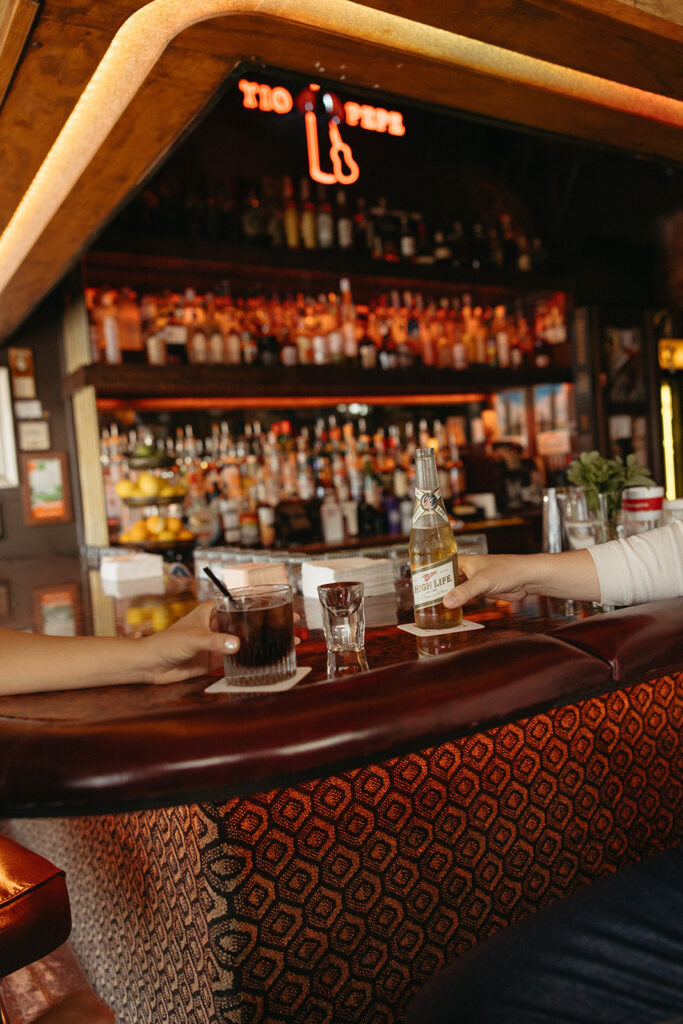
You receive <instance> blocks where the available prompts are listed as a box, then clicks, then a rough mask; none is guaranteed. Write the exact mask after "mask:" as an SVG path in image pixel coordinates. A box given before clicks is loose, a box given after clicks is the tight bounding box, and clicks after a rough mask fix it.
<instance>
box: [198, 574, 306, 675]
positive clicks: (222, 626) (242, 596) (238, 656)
mask: <svg viewBox="0 0 683 1024" xmlns="http://www.w3.org/2000/svg"><path fill="white" fill-rule="evenodd" d="M214 600H215V605H216V613H217V616H218V628H219V630H220V632H221V633H234V634H235V635H236V636H238V637H239V639H240V648H239V650H238V651H236V652H235V654H227V653H226V654H225V655H224V656H223V665H224V667H225V678H226V681H227V683H228V686H266V685H270V684H272V683H280V682H282V681H283V680H284V679H289V678H290V677H291V676H293V675H294V673H295V672H296V651H295V647H294V613H293V610H292V588H291V587H290V586H288V585H287V584H284V583H278V584H264V585H263V586H253V587H239V588H237V589H235V590H231V591H230V597H223V596H222V595H217V596H216V597H215V598H214Z"/></svg>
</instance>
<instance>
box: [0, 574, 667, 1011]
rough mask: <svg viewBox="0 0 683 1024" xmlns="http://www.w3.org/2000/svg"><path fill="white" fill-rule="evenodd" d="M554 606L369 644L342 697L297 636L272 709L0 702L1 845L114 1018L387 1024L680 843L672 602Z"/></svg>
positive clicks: (260, 702)
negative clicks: (477, 948) (493, 943)
mask: <svg viewBox="0 0 683 1024" xmlns="http://www.w3.org/2000/svg"><path fill="white" fill-rule="evenodd" d="M18 571H21V569H18ZM52 571H53V573H54V572H57V570H56V568H55V567H53V569H52ZM64 572H65V574H67V569H66V566H64ZM22 578H23V579H24V580H25V579H26V575H25V574H24V576H23V577H22ZM29 578H30V577H29ZM72 582H73V580H72ZM64 583H66V579H65V580H64ZM76 585H77V586H78V587H79V588H80V590H81V592H85V591H87V589H88V587H87V582H86V578H81V580H80V582H79V581H77V582H76ZM24 586H25V584H24ZM30 604H31V602H24V611H23V612H22V611H21V609H20V608H18V609H17V617H16V620H15V623H16V625H19V626H21V627H22V628H27V627H28V625H29V623H28V621H27V619H26V617H25V609H26V608H28V607H29V605H30ZM405 605H406V602H405V600H404V598H402V597H401V594H400V593H399V595H398V618H399V619H401V620H404V619H406V618H408V617H409V610H408V608H406V606H405ZM571 610H572V609H571V608H567V607H566V606H565V605H564V603H563V602H558V601H551V600H546V599H533V600H531V599H527V601H525V602H523V603H522V604H520V605H516V606H512V605H510V604H508V603H506V602H499V601H497V602H481V603H480V604H478V605H476V606H472V607H468V608H467V609H466V617H467V618H468V619H470V620H474V621H479V622H482V623H483V624H484V626H485V628H484V629H480V630H476V631H472V632H465V633H459V634H455V635H454V636H453V637H451V638H450V639H448V640H447V638H441V639H440V640H437V639H434V640H431V639H430V641H429V642H428V644H426V645H422V647H423V649H422V650H420V649H419V647H418V640H417V639H416V638H415V637H414V636H411V635H409V634H406V633H404V632H402V631H400V630H398V629H397V628H396V626H395V625H391V626H383V627H378V628H371V629H369V630H368V632H367V644H366V652H367V659H368V663H369V670H367V671H361V672H355V673H353V672H349V673H348V674H346V673H345V674H342V675H340V676H338V677H336V678H328V672H327V658H326V654H325V651H324V644H323V642H322V636H321V634H320V633H319V632H318V631H315V630H313V631H309V630H307V628H306V625H305V622H304V623H302V625H301V628H300V631H301V634H302V642H301V644H300V646H299V647H298V651H297V659H298V662H299V664H300V665H310V666H311V667H312V672H311V673H310V675H309V676H308V677H306V679H305V680H304V681H303V682H302V683H300V684H299V686H297V687H296V688H295V689H294V690H291V691H288V692H286V693H279V694H270V695H268V696H257V697H246V696H245V697H240V696H238V697H234V696H232V695H227V694H226V695H215V694H214V695H212V694H207V693H205V692H204V691H205V689H206V686H207V685H208V684H209V683H210V682H212V680H207V679H206V678H204V679H198V680H194V681H191V682H188V683H183V684H177V685H173V686H166V687H161V688H159V687H149V686H142V685H141V686H127V687H112V688H111V689H107V688H105V689H102V690H73V691H69V692H64V693H54V694H35V695H30V696H22V697H6V698H4V699H2V700H0V779H1V780H2V781H1V786H2V788H1V794H2V797H1V799H2V808H3V809H2V815H3V817H4V818H6V819H13V820H11V821H10V820H7V821H6V822H5V824H4V826H3V830H4V831H7V832H8V833H9V834H10V835H12V836H14V837H15V838H17V839H18V840H19V841H22V842H24V843H25V844H26V845H29V846H31V847H32V848H33V849H35V850H37V851H38V852H39V853H42V854H44V855H45V856H48V857H50V858H51V859H52V860H54V861H56V862H57V863H59V864H60V865H61V866H63V867H64V868H66V870H67V880H68V882H69V888H70V892H71V899H72V904H73V907H74V920H75V929H74V935H73V945H74V948H75V949H76V952H77V954H78V956H79V958H80V960H81V962H82V964H83V966H84V968H85V970H86V972H87V973H88V975H89V977H90V980H91V982H92V984H93V986H94V987H95V989H96V990H97V991H98V993H99V994H100V995H101V997H102V998H104V999H105V1000H107V1001H109V1002H110V1003H111V1005H112V1006H113V1007H114V1008H115V1009H116V1011H117V1013H118V1015H119V1020H120V1021H122V1022H123V1024H160V1022H161V1024H163V1022H166V1021H168V1022H169V1024H176V1022H181V1021H182V1022H184V1021H188V1022H190V1021H193V1022H195V1021H204V1020H206V1021H210V1022H213V1021H216V1022H219V1021H228V1020H229V1021H239V1022H242V1021H244V1022H247V1021H249V1022H251V1021H267V1022H273V1024H275V1022H280V1021H282V1022H285V1021H287V1022H297V1024H298V1022H302V1024H303V1022H309V1021H330V1022H332V1021H334V1022H337V1021H347V1020H348V1021H359V1022H365V1021H367V1022H370V1021H372V1022H373V1024H374V1022H378V1024H379V1022H389V1021H398V1020H401V1019H402V1015H403V1012H404V1010H405V1006H406V1005H407V1002H408V1000H409V998H410V996H411V994H412V993H413V992H414V991H415V990H416V989H417V987H419V985H421V984H422V983H423V982H424V980H426V978H427V977H429V976H430V975H431V974H432V973H433V971H434V970H436V969H437V967H438V966H439V965H440V964H441V963H443V962H444V961H445V960H446V959H448V958H450V957H452V956H454V955H456V954H457V953H458V952H460V951H462V950H464V949H466V948H468V947H470V946H471V945H473V944H474V943H476V942H477V941H479V940H480V939H482V938H483V937H485V936H486V935H487V934H490V933H491V932H492V931H494V930H496V929H497V928H499V927H502V926H503V925H504V924H505V923H507V922H508V921H511V920H514V919H516V918H518V917H520V916H523V915H524V914H527V913H529V912H531V911H533V910H534V909H536V908H537V907H539V906H541V905H543V904H544V903H546V902H548V901H550V900H552V899H556V898H558V897H559V896H561V895H563V894H564V893H566V892H569V891H571V890H572V889H574V888H576V887H578V886H580V885H585V884H587V883H588V882H589V881H591V880H592V879H594V878H596V877H599V876H601V875H604V874H606V873H609V872H611V871H613V870H615V869H616V868H617V867H619V866H621V865H623V864H626V863H629V862H630V861H633V860H634V859H637V858H639V857H642V856H644V855H646V854H648V853H650V852H653V851H654V850H656V849H660V848H663V847H665V846H667V845H671V844H673V843H674V842H676V841H677V840H678V839H679V838H680V836H681V835H682V834H683V828H682V824H683V818H682V812H683V752H681V750H680V745H679V733H680V728H681V724H682V723H683V640H682V636H681V622H682V621H683V599H678V600H675V601H668V602H658V603H657V604H653V605H645V606H640V607H636V608H631V609H621V610H618V611H616V612H612V613H610V614H608V615H603V614H594V609H592V608H586V607H583V606H577V607H576V608H574V609H573V612H574V614H572V615H568V614H567V612H568V611H571ZM22 616H24V617H23V618H22ZM90 617H91V614H90V611H89V609H88V608H87V606H86V607H84V609H83V614H82V620H81V626H82V628H83V629H84V630H85V629H87V628H88V622H89V621H90ZM3 624H4V623H3ZM446 640H447V642H446ZM420 644H421V642H420ZM348 667H349V666H346V668H347V669H348Z"/></svg>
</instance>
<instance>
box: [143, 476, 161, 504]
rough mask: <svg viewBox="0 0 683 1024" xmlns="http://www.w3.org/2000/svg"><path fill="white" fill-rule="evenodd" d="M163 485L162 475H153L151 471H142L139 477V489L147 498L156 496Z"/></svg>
mask: <svg viewBox="0 0 683 1024" xmlns="http://www.w3.org/2000/svg"><path fill="white" fill-rule="evenodd" d="M163 486H164V485H163V481H162V480H161V479H160V477H158V476H153V475H152V474H151V473H141V474H140V476H139V477H138V490H139V491H140V493H141V494H144V496H145V497H146V498H156V496H157V494H158V493H159V491H160V490H161V488H162V487H163Z"/></svg>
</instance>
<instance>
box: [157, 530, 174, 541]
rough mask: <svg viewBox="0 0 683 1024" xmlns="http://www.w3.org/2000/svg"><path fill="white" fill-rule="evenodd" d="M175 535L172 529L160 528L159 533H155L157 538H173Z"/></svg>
mask: <svg viewBox="0 0 683 1024" xmlns="http://www.w3.org/2000/svg"><path fill="white" fill-rule="evenodd" d="M175 539H176V536H175V533H174V532H173V530H162V531H161V533H158V534H157V540H164V541H166V540H175Z"/></svg>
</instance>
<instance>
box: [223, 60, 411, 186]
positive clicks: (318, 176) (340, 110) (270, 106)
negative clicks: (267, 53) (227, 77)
mask: <svg viewBox="0 0 683 1024" xmlns="http://www.w3.org/2000/svg"><path fill="white" fill-rule="evenodd" d="M237 86H238V88H239V90H240V92H241V93H242V106H243V107H246V108H247V109H248V110H261V111H264V112H265V113H275V114H289V112H290V111H291V110H292V109H293V108H294V106H295V105H296V108H297V110H298V111H299V113H301V114H303V116H304V126H305V133H306V148H307V150H308V171H309V174H310V176H311V178H313V180H314V181H319V182H321V184H323V185H335V184H337V185H352V184H353V183H354V182H355V181H358V178H359V175H360V168H359V166H358V164H357V163H356V161H355V160H354V157H353V152H352V150H351V146H350V145H349V144H348V142H344V140H343V138H342V135H341V131H340V129H339V126H340V124H342V123H346V124H348V125H350V126H351V127H352V128H356V127H357V128H364V129H365V130H366V131H370V132H380V133H381V132H386V133H387V134H388V135H397V136H401V135H405V133H406V129H405V125H404V124H403V114H401V112H400V111H398V110H385V108H384V107H373V106H371V105H370V104H369V103H356V102H355V101H354V100H347V102H346V103H342V102H341V101H340V100H339V99H338V97H337V96H335V94H334V93H333V92H327V91H326V92H323V91H321V89H320V86H319V85H318V84H317V83H316V82H311V83H310V85H309V86H308V87H307V88H306V89H303V90H302V91H301V92H300V93H299V95H298V96H297V98H296V100H294V97H293V96H292V94H291V92H290V91H289V89H286V88H285V87H284V86H283V85H276V86H270V85H265V84H264V83H261V82H249V81H247V79H246V78H241V79H240V81H239V82H238V83H237ZM321 104H322V112H323V117H324V118H326V119H327V133H328V137H329V141H330V149H329V157H330V163H331V164H332V170H331V171H325V170H323V169H322V166H321V162H320V143H319V132H320V125H319V123H318V111H319V110H320V107H321Z"/></svg>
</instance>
